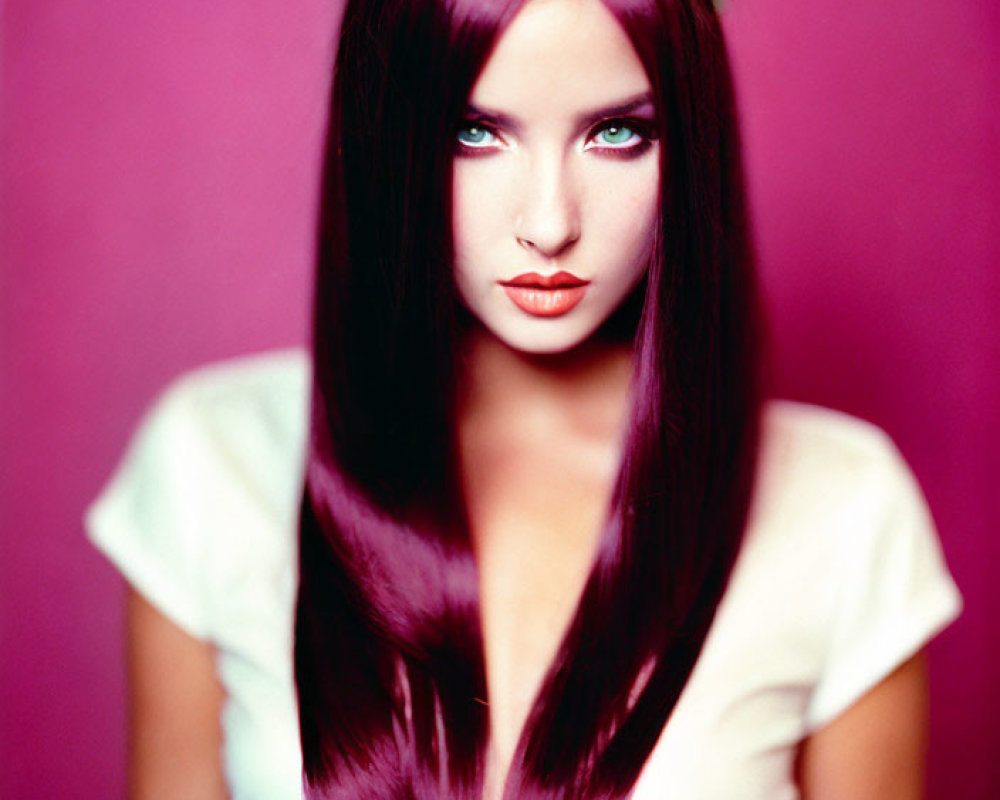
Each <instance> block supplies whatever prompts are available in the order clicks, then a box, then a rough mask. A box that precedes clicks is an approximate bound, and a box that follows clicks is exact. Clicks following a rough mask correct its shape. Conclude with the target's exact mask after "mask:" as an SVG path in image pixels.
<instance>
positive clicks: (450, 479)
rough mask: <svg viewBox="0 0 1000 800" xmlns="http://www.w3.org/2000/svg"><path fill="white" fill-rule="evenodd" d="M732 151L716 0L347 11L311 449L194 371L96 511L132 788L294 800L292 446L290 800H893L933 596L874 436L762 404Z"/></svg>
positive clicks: (922, 517) (252, 390) (916, 533)
mask: <svg viewBox="0 0 1000 800" xmlns="http://www.w3.org/2000/svg"><path fill="white" fill-rule="evenodd" d="M738 156H739V154H738V144H737V137H736V126H735V118H734V112H733V104H732V94H731V87H730V81H729V75H728V69H727V66H726V60H725V54H724V49H723V45H722V39H721V33H720V31H719V26H718V20H717V19H716V16H715V13H714V10H713V9H712V7H711V5H710V4H709V3H708V2H707V0H690V1H689V2H665V1H661V2H654V0H648V2H640V1H639V0H631V1H629V2H625V1H624V0H623V1H622V2H611V1H610V0H609V2H606V3H604V2H601V1H600V0H527V2H524V3H516V2H515V3H504V2H484V1H483V0H460V1H458V2H451V3H443V2H433V1H432V0H422V1H421V2H402V1H401V0H400V1H399V2H385V3H381V2H371V1H370V0H368V1H367V2H366V1H364V0H360V1H359V2H353V3H349V5H348V8H347V10H346V13H345V18H344V22H343V27H342V31H341V42H340V49H339V52H338V62H337V67H336V72H335V79H334V93H333V103H332V122H331V132H330V137H329V140H328V150H327V159H326V171H325V176H324V204H323V208H322V214H321V237H320V253H319V270H318V283H317V293H316V314H315V337H314V349H313V369H312V379H313V384H312V387H313V388H312V409H311V415H310V425H309V433H308V436H307V435H306V433H305V421H304V412H303V411H302V403H303V398H304V396H305V394H306V382H307V374H306V371H305V369H304V366H303V364H302V363H301V361H300V360H299V359H298V357H296V356H294V355H293V356H275V357H271V358H269V359H263V360H261V359H256V360H251V361H249V362H243V363H238V364H233V365H228V366H224V367H216V368H213V369H211V370H209V371H207V372H202V373H199V374H197V375H196V376H194V377H192V378H189V379H187V380H186V381H184V382H182V383H181V384H180V385H179V387H178V388H176V389H175V390H174V391H173V392H172V393H170V394H169V395H168V396H167V399H166V400H165V401H164V402H163V403H162V404H161V407H160V409H159V410H158V411H157V412H156V413H155V414H154V415H153V416H152V418H151V422H149V423H148V425H147V430H146V434H145V435H144V436H143V437H142V439H141V440H140V444H139V445H137V447H136V449H135V450H134V451H133V452H134V455H133V456H132V458H131V460H130V462H127V463H128V466H127V467H126V469H125V470H124V471H123V472H122V473H120V476H119V477H118V478H117V480H116V483H115V484H113V485H112V487H111V489H110V490H109V492H108V494H106V495H105V497H104V498H103V499H102V501H101V502H100V503H99V505H98V506H97V508H96V509H95V511H94V512H93V514H92V517H91V528H92V530H93V531H94V536H95V538H96V539H97V540H98V542H99V543H100V544H102V546H104V547H105V549H106V550H108V552H109V553H111V554H112V556H113V557H114V558H116V560H117V561H118V562H119V563H120V564H121V565H122V569H123V570H124V571H125V573H126V575H128V577H129V579H130V581H131V582H132V583H133V585H134V586H135V587H137V589H138V590H139V592H141V594H142V595H145V596H146V597H147V598H148V600H146V599H143V598H142V597H140V596H139V594H138V593H135V592H134V593H133V595H132V600H131V608H132V617H131V620H132V625H131V631H132V642H133V646H132V650H131V653H132V665H133V666H132V679H133V696H134V700H133V709H134V715H135V719H134V723H133V731H134V750H133V762H134V772H133V775H134V785H135V789H136V791H135V794H136V795H137V796H154V795H153V794H152V793H153V792H154V791H155V790H156V789H157V788H159V789H160V790H162V791H163V792H164V796H168V795H169V796H184V797H195V796H199V795H198V792H201V796H206V797H215V796H224V795H225V793H226V792H227V791H230V792H232V794H233V795H234V796H236V797H255V796H260V797H283V796H288V793H289V792H291V793H292V796H297V795H298V792H299V787H298V785H297V781H294V780H293V778H292V777H291V776H293V775H295V774H297V772H298V769H299V766H298V761H297V758H298V749H297V746H298V741H296V736H295V730H294V724H295V713H294V712H295V698H294V695H293V692H292V669H291V659H290V653H289V646H288V645H289V644H290V642H289V640H290V638H291V632H290V627H291V617H292V601H293V592H294V586H295V581H294V578H295V577H296V575H295V574H294V573H293V571H292V570H291V566H292V559H293V547H292V535H291V534H289V533H288V531H289V529H290V528H292V527H293V526H294V521H293V517H294V515H295V510H294V509H295V504H294V502H293V498H295V497H296V496H297V494H298V491H299V487H300V486H301V483H300V477H301V476H300V469H301V467H299V466H297V465H298V464H300V462H301V459H302V455H301V454H302V452H303V449H304V451H305V459H304V460H305V474H304V492H303V493H302V502H301V511H300V515H299V523H298V524H299V534H300V539H299V550H298V569H297V578H298V594H297V604H296V611H295V635H294V682H295V683H294V685H295V689H296V690H297V703H298V724H299V734H300V737H301V739H300V740H301V752H302V755H303V766H304V772H305V783H306V793H307V795H308V796H310V797H317V798H320V797H322V798H326V797H329V798H334V797H336V798H340V797H344V798H348V797H349V798H356V797H362V798H369V797H370V798H394V797H414V798H416V797H420V798H423V797H455V798H460V797H470V798H473V797H474V798H479V797H484V796H485V797H489V798H498V797H506V798H540V797H552V798H556V797H558V798H566V797H571V798H590V797H601V798H605V797H625V796H628V795H629V793H632V794H633V796H634V797H636V798H642V797H650V798H651V797H657V798H659V797H678V798H686V799H687V798H700V797H704V798H734V797H741V798H743V797H746V798H758V797H759V798H778V797H796V796H803V797H807V798H824V797H836V798H863V797H879V798H892V797H899V798H912V797H917V796H919V794H920V789H919V786H920V780H921V767H920V763H921V751H922V747H923V737H924V733H925V728H926V722H925V712H924V698H925V688H924V675H923V666H922V661H921V659H920V656H919V650H920V648H921V646H922V645H923V643H924V642H925V641H926V640H927V639H928V638H929V637H930V636H931V635H933V634H934V633H935V632H936V631H937V630H938V629H940V627H942V626H943V625H944V624H946V623H947V621H949V620H950V619H951V618H952V617H953V616H954V614H955V613H956V611H957V605H958V600H957V595H956V593H955V591H954V587H953V585H952V584H951V582H950V579H949V578H948V577H947V573H946V572H945V571H944V569H943V566H942V565H941V562H940V554H939V551H938V549H937V545H936V542H935V540H934V538H933V533H932V530H931V528H930V525H929V521H928V520H927V518H926V512H925V510H924V507H923V505H922V501H921V500H920V497H919V493H918V491H917V490H916V489H915V487H914V486H913V484H912V479H911V478H910V477H909V474H908V472H907V471H906V469H905V467H904V466H903V465H902V463H901V461H900V460H899V458H898V456H897V455H896V454H895V453H894V451H893V450H892V448H891V446H890V445H888V444H887V442H886V441H885V439H884V437H882V436H881V435H880V434H878V433H877V432H876V431H874V430H872V429H871V428H869V427H867V426H864V425H862V424H861V423H858V422H856V421H851V420H847V419H845V418H843V417H840V416H838V415H834V414H832V413H831V412H824V411H820V410H817V409H808V408H804V407H796V406H792V405H789V404H771V405H769V406H767V407H766V408H765V409H764V411H763V412H761V410H760V407H759V403H758V398H757V390H756V380H755V379H756V342H755V340H756V336H755V334H756V325H755V318H754V310H755V308H754V287H753V281H752V275H751V264H750V256H749V248H748V246H747V242H746V230H745V217H744V209H743V201H742V188H741V184H740V170H739V157H738ZM303 439H307V441H306V442H305V443H303ZM137 475H138V476H139V477H135V476H137ZM139 518H142V519H148V520H151V522H142V521H141V520H140V521H137V519H139ZM137 531H138V532H137ZM134 540H140V541H146V542H150V541H152V542H153V545H152V546H151V547H142V548H140V547H136V546H133V545H132V544H131V542H132V541H134ZM150 553H152V555H149V554H150ZM164 553H167V555H166V556H164V555H163V554H164ZM164 561H166V562H168V563H167V564H166V565H164V564H163V563H162V562H164ZM165 566H166V568H164V567H165ZM178 623H179V625H178ZM213 648H214V649H213ZM181 677H183V679H184V681H185V682H186V681H190V682H191V684H190V686H189V685H188V684H187V683H183V684H181V683H179V680H180V678H181ZM192 686H193V687H194V688H193V689H192V688H190V687H192ZM220 714H221V719H222V722H221V728H220V723H219V721H218V720H219V718H220ZM223 730H224V736H223V735H222V731H223ZM220 749H221V751H222V754H223V758H222V760H221V761H220V759H219V757H218V754H219V752H220ZM177 753H179V754H180V755H177ZM178 762H180V763H183V764H184V768H183V769H178V768H177V767H178ZM177 780H183V781H185V783H184V784H183V785H180V784H178V783H170V782H171V781H177ZM293 784H294V785H293ZM147 791H148V792H150V794H148V795H147V794H144V793H145V792H147Z"/></svg>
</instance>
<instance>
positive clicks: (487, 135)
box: [455, 122, 500, 150]
mask: <svg viewBox="0 0 1000 800" xmlns="http://www.w3.org/2000/svg"><path fill="white" fill-rule="evenodd" d="M455 138H456V139H458V143H459V144H460V145H461V146H462V147H463V148H466V149H469V150H484V149H486V148H490V147H495V146H496V145H498V144H499V143H500V139H499V137H497V135H496V134H495V133H493V131H491V130H490V129H489V128H487V127H485V126H484V125H482V124H481V123H475V122H467V123H465V124H463V125H462V126H461V127H460V128H459V129H458V132H457V133H456V134H455Z"/></svg>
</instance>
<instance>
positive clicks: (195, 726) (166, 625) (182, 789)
mask: <svg viewBox="0 0 1000 800" xmlns="http://www.w3.org/2000/svg"><path fill="white" fill-rule="evenodd" d="M127 621H128V647H127V658H128V681H129V797H130V798H131V800H160V799H161V798H162V799H163V800H176V799H177V798H184V800H225V798H227V797H228V792H227V790H226V783H225V778H224V776H223V772H222V760H221V745H222V729H221V722H220V713H221V711H222V702H223V699H224V697H225V693H224V691H223V688H222V685H221V684H220V682H219V679H218V677H217V676H216V672H215V662H214V657H213V652H212V648H211V645H209V644H207V643H206V642H202V641H200V640H198V639H195V638H194V637H193V636H191V635H190V634H188V633H186V632H185V631H183V630H182V629H181V628H179V627H178V626H177V625H175V624H174V623H173V622H171V621H170V620H169V619H167V618H166V617H165V616H163V614H161V613H160V612H159V611H158V610H157V609H156V608H154V607H153V606H152V605H150V603H149V602H148V601H147V600H146V599H145V598H143V597H142V595H141V594H139V593H138V592H136V591H135V590H134V589H131V588H130V589H129V595H128V610H127Z"/></svg>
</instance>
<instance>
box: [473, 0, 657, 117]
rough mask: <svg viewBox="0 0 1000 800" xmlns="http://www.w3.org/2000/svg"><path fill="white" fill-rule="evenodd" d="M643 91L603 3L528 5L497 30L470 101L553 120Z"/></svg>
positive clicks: (637, 67) (539, 1) (533, 0)
mask: <svg viewBox="0 0 1000 800" xmlns="http://www.w3.org/2000/svg"><path fill="white" fill-rule="evenodd" d="M648 90H649V80H648V78H647V76H646V72H645V69H644V68H643V66H642V62H641V61H640V60H639V57H638V56H637V55H636V52H635V50H634V48H633V47H632V43H631V41H629V38H628V36H627V35H626V34H625V31H624V30H623V29H622V27H621V26H620V25H619V24H618V21H617V20H616V19H615V17H614V16H613V15H612V14H611V12H610V11H609V10H608V9H607V8H606V7H605V5H604V4H603V3H602V2H601V0H528V2H526V3H525V4H524V6H523V7H522V8H521V9H520V11H519V12H518V13H517V15H516V16H515V17H514V19H513V20H512V21H511V23H510V25H508V26H507V28H506V29H505V30H503V31H502V32H501V34H500V37H499V39H498V40H497V43H496V46H495V48H494V50H493V52H492V54H491V55H490V58H489V59H488V60H487V62H486V65H485V66H484V68H483V71H482V72H481V73H480V75H479V78H478V80H477V81H476V84H475V86H474V87H473V90H472V95H471V97H470V101H471V102H472V103H473V104H474V105H476V106H482V107H489V108H493V109H497V110H503V111H510V112H512V113H524V114H531V113H535V112H538V113H545V114H547V115H549V116H552V115H555V114H557V113H558V111H559V110H560V109H566V110H567V111H569V110H571V109H576V108H583V107H587V108H590V107H594V106H600V105H603V104H605V103H606V104H613V103H615V102H617V101H621V99H622V98H626V97H631V96H635V95H637V94H640V93H642V92H645V91H648Z"/></svg>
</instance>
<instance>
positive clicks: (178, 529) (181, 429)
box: [85, 383, 216, 638]
mask: <svg viewBox="0 0 1000 800" xmlns="http://www.w3.org/2000/svg"><path fill="white" fill-rule="evenodd" d="M196 403H197V400H196V397H194V396H193V393H192V392H191V391H190V388H189V387H188V386H186V385H184V384H183V383H181V384H178V385H175V386H174V387H173V388H171V389H170V390H168V391H167V392H166V393H165V394H164V395H163V396H162V397H161V399H160V400H159V401H158V402H157V403H156V404H155V405H154V407H153V409H152V410H151V411H150V412H149V413H148V414H147V415H146V417H145V419H144V420H143V421H142V423H141V424H140V426H139V428H138V430H137V431H136V433H135V435H134V436H133V438H132V441H131V442H130V444H129V446H128V448H127V450H126V453H125V456H124V458H123V459H122V461H121V463H120V464H119V465H118V468H117V469H116V471H115V472H114V474H113V476H112V477H111V480H110V481H109V482H108V484H107V485H106V486H105V487H104V489H103V491H102V492H101V494H100V495H99V497H98V498H97V500H96V501H95V502H94V503H93V504H92V505H91V506H90V507H89V508H88V509H87V512H86V515H85V527H86V530H87V534H88V536H89V538H90V539H91V541H92V542H93V543H94V545H95V546H96V547H97V548H98V549H99V550H100V551H101V552H103V553H104V554H105V555H106V556H107V557H108V558H109V559H110V560H111V562H112V563H113V564H114V565H115V566H116V567H117V568H118V570H119V571H120V572H121V574H122V575H123V576H124V577H125V579H126V580H127V581H128V582H129V583H130V584H131V585H132V586H133V587H134V588H135V589H136V590H137V591H138V592H139V593H140V594H142V595H143V596H144V597H145V598H146V599H147V600H149V602H151V603H152V604H153V605H154V606H156V607H157V608H158V609H159V610H160V611H161V612H162V613H163V614H164V615H165V616H167V617H168V618H169V619H171V620H172V621H173V622H175V623H176V624H177V625H179V626H180V627H181V628H183V629H184V630H185V631H187V632H188V633H190V634H192V635H193V636H196V637H199V638H206V637H208V635H209V614H208V610H207V607H206V583H205V581H206V579H205V576H204V575H203V571H204V566H203V565H204V561H205V558H204V548H205V532H204V531H203V530H201V527H202V526H203V523H201V521H200V520H201V519H203V518H204V517H203V515H202V514H200V513H199V508H200V506H201V505H202V504H203V503H204V498H205V495H206V492H207V491H210V486H209V484H210V483H211V481H213V480H215V479H216V476H215V475H214V474H213V472H214V471H213V469H212V457H211V455H210V452H209V450H208V448H207V446H206V442H205V441H204V437H203V436H201V435H200V434H199V430H198V426H197V424H196V414H195V408H196Z"/></svg>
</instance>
